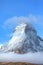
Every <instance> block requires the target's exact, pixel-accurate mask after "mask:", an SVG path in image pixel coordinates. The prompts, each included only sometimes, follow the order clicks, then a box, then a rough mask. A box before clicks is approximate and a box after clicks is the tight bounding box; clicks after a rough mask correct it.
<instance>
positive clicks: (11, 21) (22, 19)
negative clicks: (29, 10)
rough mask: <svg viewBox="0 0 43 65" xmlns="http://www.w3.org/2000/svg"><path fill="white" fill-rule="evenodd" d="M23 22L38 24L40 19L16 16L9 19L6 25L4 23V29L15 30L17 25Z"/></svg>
mask: <svg viewBox="0 0 43 65" xmlns="http://www.w3.org/2000/svg"><path fill="white" fill-rule="evenodd" d="M22 22H34V23H37V22H38V19H37V17H35V16H33V15H29V16H19V17H18V16H14V17H12V18H10V19H7V20H6V21H5V22H4V23H3V28H14V25H15V23H22Z"/></svg>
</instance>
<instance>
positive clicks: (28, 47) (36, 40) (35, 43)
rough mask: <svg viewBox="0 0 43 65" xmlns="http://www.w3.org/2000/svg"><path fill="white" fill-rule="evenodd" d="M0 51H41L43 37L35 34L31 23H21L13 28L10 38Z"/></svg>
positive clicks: (42, 49) (42, 48)
mask: <svg viewBox="0 0 43 65" xmlns="http://www.w3.org/2000/svg"><path fill="white" fill-rule="evenodd" d="M1 51H4V52H18V53H27V52H38V51H43V39H41V38H40V37H39V36H38V35H37V32H36V30H35V29H34V27H33V26H32V25H31V24H27V23H22V24H20V25H18V26H17V27H16V28H15V30H14V32H13V35H12V37H11V39H10V40H9V41H8V43H7V44H6V46H3V47H2V49H1Z"/></svg>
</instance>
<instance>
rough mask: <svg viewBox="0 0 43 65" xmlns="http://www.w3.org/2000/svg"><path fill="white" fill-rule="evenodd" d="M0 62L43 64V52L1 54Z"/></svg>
mask: <svg viewBox="0 0 43 65" xmlns="http://www.w3.org/2000/svg"><path fill="white" fill-rule="evenodd" d="M0 62H29V63H35V64H43V52H37V53H27V54H16V53H13V52H10V53H0Z"/></svg>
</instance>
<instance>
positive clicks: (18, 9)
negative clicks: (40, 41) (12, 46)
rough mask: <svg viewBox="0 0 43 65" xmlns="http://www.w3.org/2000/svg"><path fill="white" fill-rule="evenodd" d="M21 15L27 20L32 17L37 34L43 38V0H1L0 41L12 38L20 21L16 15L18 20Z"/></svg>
mask: <svg viewBox="0 0 43 65" xmlns="http://www.w3.org/2000/svg"><path fill="white" fill-rule="evenodd" d="M21 16H22V18H26V20H27V18H29V17H30V19H31V21H32V22H31V23H32V25H33V26H34V27H35V29H36V30H37V34H38V35H39V36H40V37H42V38H43V0H0V43H4V42H6V41H8V40H9V39H10V35H11V34H12V31H13V28H15V26H16V24H17V23H18V22H16V21H15V17H16V19H17V20H18V18H19V19H22V18H21ZM32 18H33V20H32ZM14 21H15V22H14ZM33 21H34V22H33Z"/></svg>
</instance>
